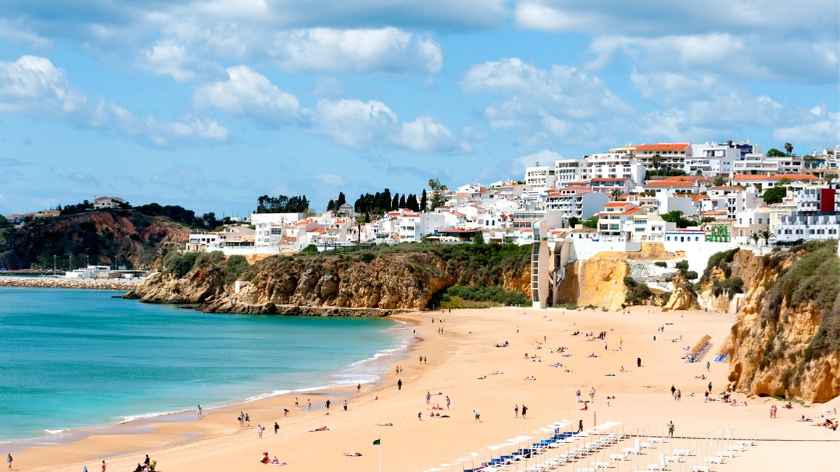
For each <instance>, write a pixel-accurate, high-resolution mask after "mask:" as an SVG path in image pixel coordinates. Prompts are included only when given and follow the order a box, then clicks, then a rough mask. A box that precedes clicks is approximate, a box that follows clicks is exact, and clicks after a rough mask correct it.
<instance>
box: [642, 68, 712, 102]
mask: <svg viewBox="0 0 840 472" xmlns="http://www.w3.org/2000/svg"><path fill="white" fill-rule="evenodd" d="M630 82H632V83H633V85H634V86H635V87H636V88H637V89H638V90H639V92H640V93H641V94H642V96H643V97H645V98H650V99H654V100H660V101H671V100H674V99H684V98H689V97H696V96H697V95H701V94H706V93H709V92H710V91H711V90H714V89H718V88H719V87H720V80H719V78H718V77H717V76H715V75H713V74H708V73H702V72H701V73H698V74H692V75H686V74H679V73H675V72H655V73H642V72H639V71H638V70H636V69H633V72H631V73H630Z"/></svg>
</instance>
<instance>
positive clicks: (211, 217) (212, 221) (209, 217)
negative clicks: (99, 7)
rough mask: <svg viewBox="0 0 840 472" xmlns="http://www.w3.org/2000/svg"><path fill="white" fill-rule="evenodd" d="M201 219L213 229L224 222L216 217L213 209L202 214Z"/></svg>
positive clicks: (206, 226)
mask: <svg viewBox="0 0 840 472" xmlns="http://www.w3.org/2000/svg"><path fill="white" fill-rule="evenodd" d="M201 221H202V222H203V223H204V227H205V228H207V229H213V228H216V227H218V226H219V225H221V224H222V222H221V221H219V220H218V219H217V218H216V214H215V213H213V212H212V211H211V212H209V213H205V214H203V215H201Z"/></svg>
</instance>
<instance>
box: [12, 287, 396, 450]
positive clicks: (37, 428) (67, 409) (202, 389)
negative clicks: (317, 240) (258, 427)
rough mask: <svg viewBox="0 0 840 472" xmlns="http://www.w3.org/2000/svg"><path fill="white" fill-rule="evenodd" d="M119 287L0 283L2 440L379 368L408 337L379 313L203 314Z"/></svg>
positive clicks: (366, 374)
mask: <svg viewBox="0 0 840 472" xmlns="http://www.w3.org/2000/svg"><path fill="white" fill-rule="evenodd" d="M115 294H118V292H106V291H83V290H62V289H30V288H25V289H24V288H21V289H17V288H0V439H11V438H15V439H20V438H30V437H37V436H42V435H44V434H45V433H47V432H48V431H49V432H53V433H54V432H55V431H56V430H65V429H68V428H77V427H81V426H88V425H97V424H105V423H114V422H120V421H124V420H126V419H130V418H134V417H138V416H141V415H148V414H153V413H159V412H167V411H178V410H181V409H187V408H195V405H196V403H198V402H200V403H201V404H202V405H204V406H213V405H216V406H218V405H221V404H224V403H229V402H232V401H236V400H244V399H246V398H249V397H253V396H258V395H261V394H266V393H270V392H275V393H277V392H278V391H285V390H293V389H302V388H311V387H318V386H324V385H328V384H334V383H355V382H360V381H371V380H373V378H374V377H375V375H377V374H378V373H381V372H379V371H381V369H383V368H384V366H383V365H381V363H377V362H375V361H374V360H373V359H372V358H374V357H376V358H379V357H380V356H382V353H383V352H393V351H397V350H398V349H397V348H398V347H399V346H400V344H401V343H403V342H404V341H405V339H406V338H405V329H403V328H401V327H399V326H398V325H396V324H395V323H393V322H390V321H386V320H371V319H364V320H362V319H344V318H288V317H278V316H274V317H272V316H243V315H236V316H232V315H208V314H203V313H198V312H195V311H192V310H184V309H178V308H175V307H172V306H166V305H147V304H142V303H139V302H136V301H130V300H122V299H117V298H113V297H114V295H115ZM377 353H379V354H378V355H377ZM365 360H368V361H365ZM351 364H352V365H351Z"/></svg>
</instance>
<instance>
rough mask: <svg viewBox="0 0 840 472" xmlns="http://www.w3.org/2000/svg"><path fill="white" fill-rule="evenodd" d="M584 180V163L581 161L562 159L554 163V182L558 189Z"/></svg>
mask: <svg viewBox="0 0 840 472" xmlns="http://www.w3.org/2000/svg"><path fill="white" fill-rule="evenodd" d="M582 179H583V161H581V160H580V159H561V160H557V161H554V181H555V186H556V187H558V188H560V187H563V186H565V185H567V184H569V183H571V182H578V181H580V180H582Z"/></svg>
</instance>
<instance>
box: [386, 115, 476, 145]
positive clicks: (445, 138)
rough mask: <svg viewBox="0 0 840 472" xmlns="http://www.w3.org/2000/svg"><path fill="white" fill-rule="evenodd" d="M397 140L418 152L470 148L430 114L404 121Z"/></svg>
mask: <svg viewBox="0 0 840 472" xmlns="http://www.w3.org/2000/svg"><path fill="white" fill-rule="evenodd" d="M395 141H396V143H397V144H398V145H400V146H402V147H405V148H407V149H410V150H412V151H417V152H453V151H465V152H468V151H469V150H470V148H469V146H468V145H466V144H464V143H459V142H458V140H457V139H456V138H455V136H454V135H453V134H452V132H451V131H449V129H447V128H446V126H443V125H442V124H440V123H438V122H437V121H435V120H434V119H433V118H432V117H430V116H420V117H418V118H417V119H416V120H414V121H411V122H408V123H403V124H402V126H401V128H400V131H399V134H398V135H397V136H396V137H395Z"/></svg>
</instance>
